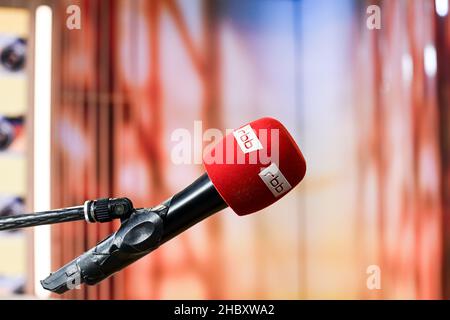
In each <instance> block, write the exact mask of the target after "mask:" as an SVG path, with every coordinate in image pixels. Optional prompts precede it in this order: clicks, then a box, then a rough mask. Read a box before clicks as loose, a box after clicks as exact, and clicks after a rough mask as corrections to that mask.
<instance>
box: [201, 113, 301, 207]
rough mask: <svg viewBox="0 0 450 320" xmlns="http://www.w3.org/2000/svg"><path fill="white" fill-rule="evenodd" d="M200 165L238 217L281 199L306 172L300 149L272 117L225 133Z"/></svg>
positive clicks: (205, 155)
mask: <svg viewBox="0 0 450 320" xmlns="http://www.w3.org/2000/svg"><path fill="white" fill-rule="evenodd" d="M203 164H204V166H205V169H206V172H207V174H208V176H209V178H210V179H211V181H212V183H213V184H214V187H215V188H216V189H217V191H218V192H219V194H220V195H221V197H222V198H223V200H224V201H225V202H226V203H227V204H228V205H229V206H230V208H231V209H233V211H234V212H236V213H237V214H238V215H246V214H250V213H253V212H256V211H259V210H261V209H264V208H265V207H267V206H269V205H271V204H272V203H274V202H275V201H277V200H279V199H281V198H282V197H283V196H285V195H286V194H287V193H288V192H289V191H290V190H291V189H293V188H294V187H295V186H296V185H297V184H298V183H299V182H300V181H301V180H302V179H303V177H304V176H305V173H306V162H305V159H304V157H303V155H302V153H301V151H300V149H299V147H298V146H297V144H296V143H295V141H294V139H293V138H292V136H291V135H290V134H289V132H288V131H287V130H286V128H285V127H284V126H283V125H282V124H281V123H280V122H279V121H278V120H275V119H273V118H262V119H259V120H256V121H253V122H251V123H249V124H247V125H245V126H242V127H241V128H239V129H236V130H234V131H233V132H232V133H229V134H227V135H226V136H225V137H224V138H223V139H222V140H220V141H219V142H218V143H217V144H216V145H215V146H214V147H213V148H212V149H210V150H209V151H207V152H205V154H204V156H203Z"/></svg>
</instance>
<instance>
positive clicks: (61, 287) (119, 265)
mask: <svg viewBox="0 0 450 320" xmlns="http://www.w3.org/2000/svg"><path fill="white" fill-rule="evenodd" d="M226 207H227V205H226V203H225V202H224V201H223V199H222V198H221V197H220V195H219V193H218V192H217V190H216V188H215V187H214V185H213V184H212V182H211V180H210V179H209V177H208V175H207V174H206V173H205V174H203V175H202V176H201V177H200V178H198V179H197V180H196V181H194V182H193V183H192V184H191V185H189V186H188V187H187V188H185V189H184V190H183V191H181V192H179V193H177V194H176V195H174V196H173V197H172V198H170V199H168V200H167V201H165V202H163V203H162V204H161V205H159V206H157V207H155V208H149V209H137V210H136V211H135V212H134V213H133V214H131V216H130V217H129V218H128V219H127V220H125V221H123V222H122V225H121V226H120V228H119V230H118V231H117V232H115V233H113V234H112V235H110V236H109V237H108V238H106V239H104V240H103V241H101V242H100V243H98V244H97V245H96V246H95V247H94V248H92V249H90V250H89V251H87V252H85V253H83V254H82V255H81V256H79V257H78V258H76V259H75V260H73V261H72V262H70V263H68V264H67V265H65V266H64V267H62V268H61V269H59V270H58V271H56V272H55V273H52V274H50V276H48V277H47V278H46V279H45V280H43V281H41V284H42V286H43V287H44V289H47V290H50V291H52V292H56V293H59V294H61V293H64V292H66V291H68V290H71V289H74V288H75V287H77V286H78V285H79V284H82V283H85V284H88V285H95V284H97V283H99V282H100V281H102V280H104V279H106V278H107V277H109V276H111V275H112V274H114V273H115V272H117V271H119V270H121V269H123V268H125V267H126V266H128V265H129V264H131V263H133V262H135V261H136V260H138V259H140V258H142V257H143V256H145V255H147V254H148V253H150V252H151V251H153V250H155V249H156V248H157V247H158V246H160V245H161V244H163V243H164V242H166V241H169V240H170V239H172V238H173V237H175V236H176V235H178V234H180V233H181V232H183V231H185V230H186V229H188V228H189V227H191V226H192V225H194V224H196V223H197V222H199V221H201V220H203V219H205V218H207V217H208V216H210V215H212V214H213V213H215V212H217V211H220V210H222V209H224V208H226Z"/></svg>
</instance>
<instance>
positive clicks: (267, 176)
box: [259, 163, 292, 197]
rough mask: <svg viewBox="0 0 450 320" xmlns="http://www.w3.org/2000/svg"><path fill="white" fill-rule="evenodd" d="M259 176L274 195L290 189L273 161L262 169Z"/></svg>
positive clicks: (279, 194)
mask: <svg viewBox="0 0 450 320" xmlns="http://www.w3.org/2000/svg"><path fill="white" fill-rule="evenodd" d="M259 176H260V177H261V179H262V181H264V183H265V184H266V186H267V188H269V190H270V191H271V192H272V194H273V195H274V196H275V197H279V196H281V195H283V194H285V193H286V192H288V191H289V190H291V189H292V186H291V185H290V184H289V182H288V181H287V180H286V178H285V177H284V176H283V174H282V173H281V171H280V169H278V167H277V165H276V164H275V163H272V164H271V165H270V166H268V167H267V168H265V169H264V170H262V171H261V172H260V173H259Z"/></svg>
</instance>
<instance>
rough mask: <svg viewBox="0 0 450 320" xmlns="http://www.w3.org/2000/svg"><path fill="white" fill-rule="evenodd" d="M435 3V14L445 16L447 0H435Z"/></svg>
mask: <svg viewBox="0 0 450 320" xmlns="http://www.w3.org/2000/svg"><path fill="white" fill-rule="evenodd" d="M435 5H436V12H437V14H438V15H439V16H441V17H445V16H446V15H447V13H448V0H436V1H435Z"/></svg>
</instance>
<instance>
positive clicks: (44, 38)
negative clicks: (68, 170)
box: [33, 5, 52, 298]
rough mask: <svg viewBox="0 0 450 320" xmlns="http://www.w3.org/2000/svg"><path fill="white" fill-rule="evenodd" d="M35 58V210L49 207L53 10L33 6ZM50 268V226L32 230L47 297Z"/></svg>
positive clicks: (40, 292)
mask: <svg viewBox="0 0 450 320" xmlns="http://www.w3.org/2000/svg"><path fill="white" fill-rule="evenodd" d="M35 22H36V25H35V57H34V66H35V69H34V191H33V192H34V210H35V211H43V210H49V209H50V196H51V190H50V168H51V164H50V154H51V153H50V152H51V144H50V143H51V140H50V139H51V131H50V129H51V127H50V125H51V72H52V68H51V63H52V9H51V8H50V7H49V6H44V5H41V6H39V7H37V9H36V20H35ZM50 270H51V237H50V226H40V227H36V228H35V229H34V278H35V283H34V291H35V294H36V295H37V296H38V297H39V298H47V297H49V296H50V295H49V292H48V291H46V290H44V289H43V288H42V287H41V285H40V283H39V281H40V280H41V279H44V278H45V277H47V276H48V275H49V273H50Z"/></svg>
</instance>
